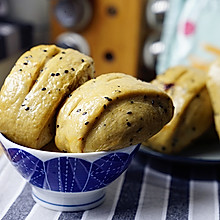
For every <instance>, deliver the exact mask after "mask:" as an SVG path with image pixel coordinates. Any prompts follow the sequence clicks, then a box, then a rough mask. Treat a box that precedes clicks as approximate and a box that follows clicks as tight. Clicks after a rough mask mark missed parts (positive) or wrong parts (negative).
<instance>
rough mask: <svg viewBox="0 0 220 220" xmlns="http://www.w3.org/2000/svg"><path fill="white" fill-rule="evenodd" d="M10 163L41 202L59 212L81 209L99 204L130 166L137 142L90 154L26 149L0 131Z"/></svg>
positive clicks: (136, 148) (35, 197) (0, 138)
mask: <svg viewBox="0 0 220 220" xmlns="http://www.w3.org/2000/svg"><path fill="white" fill-rule="evenodd" d="M0 142H1V145H2V147H3V149H4V151H5V153H6V154H7V157H8V158H9V160H10V162H11V163H12V165H13V166H14V167H15V168H16V169H17V170H18V171H19V173H20V174H21V175H22V176H23V177H24V178H25V179H26V180H27V181H28V182H29V183H30V184H31V185H32V196H33V198H34V200H35V201H36V202H37V203H39V204H40V205H42V206H44V207H47V208H50V209H53V210H59V211H80V210H87V209H91V208H94V207H96V206H98V205H100V204H101V203H102V202H103V201H104V198H105V188H106V187H107V186H108V185H109V184H110V183H111V182H113V181H114V180H115V179H116V178H118V177H119V176H120V175H121V174H122V173H123V172H124V171H125V170H126V169H127V168H128V166H129V164H130V163H131V160H132V158H133V157H134V155H135V153H136V152H137V151H138V149H139V147H140V145H139V144H138V145H135V146H130V147H127V148H123V149H120V150H115V151H106V152H104V151H102V152H92V153H62V152H49V151H42V150H36V149H31V148H27V147H24V146H21V145H18V144H16V143H13V142H12V141H10V140H8V139H7V138H6V137H5V136H4V135H2V134H1V133H0Z"/></svg>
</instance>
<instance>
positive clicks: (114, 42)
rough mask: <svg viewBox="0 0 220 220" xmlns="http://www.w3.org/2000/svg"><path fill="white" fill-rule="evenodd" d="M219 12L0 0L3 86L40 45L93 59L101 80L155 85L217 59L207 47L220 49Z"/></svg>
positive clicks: (111, 0) (170, 2)
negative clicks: (115, 76) (179, 68)
mask: <svg viewBox="0 0 220 220" xmlns="http://www.w3.org/2000/svg"><path fill="white" fill-rule="evenodd" d="M219 10H220V2H219V1H218V0H212V1H209V0H201V1H200V4H199V5H198V1H196V0H37V1H36V0H0V77H1V80H0V82H2V81H3V79H4V78H5V77H6V76H7V74H8V73H9V71H10V69H11V67H12V66H13V65H14V63H15V61H16V60H17V59H18V57H19V56H20V55H21V54H22V53H23V52H24V51H26V50H28V49H30V48H31V47H32V46H34V45H38V44H56V45H58V46H60V47H63V48H68V47H71V48H74V49H77V50H79V51H81V52H83V53H85V54H87V55H90V56H92V57H93V59H94V60H95V64H96V74H97V75H100V74H102V73H107V72H125V73H127V74H130V75H133V76H135V77H137V78H140V79H142V80H145V81H151V80H152V79H153V78H155V75H156V74H160V73H162V72H163V71H165V70H166V68H168V67H170V66H173V65H177V64H188V63H190V62H191V60H192V59H194V60H199V62H200V61H201V62H203V60H205V61H209V60H211V59H213V58H212V57H211V55H210V54H207V53H206V52H204V50H203V45H204V44H212V45H214V46H215V47H218V46H220V45H219V44H220V40H219V39H220V31H218V24H219V22H220V15H219V14H220V13H219ZM205 61H204V62H205Z"/></svg>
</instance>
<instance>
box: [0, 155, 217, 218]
mask: <svg viewBox="0 0 220 220" xmlns="http://www.w3.org/2000/svg"><path fill="white" fill-rule="evenodd" d="M140 157H142V160H140ZM151 160H152V158H148V157H147V156H145V155H143V154H142V153H141V152H139V153H138V155H137V156H136V158H135V159H134V160H133V162H132V163H131V165H130V167H129V169H128V170H127V172H126V173H124V174H123V175H122V176H121V177H120V178H119V179H117V180H116V181H115V182H113V183H112V184H111V185H110V186H109V187H108V188H107V193H106V199H105V202H104V203H103V204H102V205H101V206H99V207H97V208H95V209H92V210H88V211H80V212H72V213H71V212H57V211H52V210H49V209H46V208H43V207H41V206H39V205H38V204H36V203H35V202H34V200H33V199H32V196H31V187H30V185H29V184H27V183H26V181H25V180H24V179H23V178H22V177H21V176H20V174H18V173H17V171H16V170H15V169H14V168H13V167H12V165H11V164H10V163H9V161H8V159H7V158H6V157H5V156H4V155H3V156H0V219H2V220H9V219H12V220H17V219H18V220H22V219H27V220H39V219H42V220H57V219H59V220H61V219H76V220H77V219H80V220H99V219H100V220H103V219H105V220H110V219H123V220H124V219H126V220H127V219H129V220H130V219H136V220H139V219H140V220H144V219H149V220H170V219H172V220H173V219H178V220H179V219H180V220H182V219H189V220H203V219H204V220H209V219H210V220H217V219H219V217H220V214H219V213H220V206H219V204H220V183H219V182H218V181H217V180H215V179H213V180H206V181H205V180H192V179H188V178H186V179H185V178H178V177H177V176H171V175H170V174H166V173H161V172H159V171H157V170H155V169H153V168H152V166H151V163H150V161H151ZM143 161H144V162H143Z"/></svg>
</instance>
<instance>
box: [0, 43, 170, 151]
mask: <svg viewBox="0 0 220 220" xmlns="http://www.w3.org/2000/svg"><path fill="white" fill-rule="evenodd" d="M94 71H95V67H94V62H93V59H92V58H91V57H89V56H86V55H84V54H82V53H80V52H78V51H75V50H73V49H62V48H59V47H56V46H54V45H40V46H37V47H34V48H32V49H31V50H30V51H27V52H26V53H24V54H23V55H22V56H21V57H20V58H19V59H18V61H17V62H16V64H15V66H14V67H13V68H12V70H11V72H10V74H9V75H8V77H7V78H6V80H5V83H4V85H3V87H2V89H1V92H0V132H1V133H3V134H4V135H5V136H6V137H7V138H9V139H10V140H11V141H13V142H16V143H18V144H21V145H23V146H26V147H31V148H35V149H42V148H43V147H44V146H45V145H47V144H48V143H49V142H51V141H53V140H55V144H56V146H57V147H58V148H59V150H61V151H65V152H72V153H78V152H81V153H83V152H93V151H102V150H115V149H119V148H124V147H128V146H130V145H135V144H138V143H141V142H143V141H145V140H147V139H148V138H150V137H151V136H153V135H154V134H156V133H157V132H158V131H160V130H161V129H162V127H163V126H164V125H165V124H167V123H168V122H169V121H170V120H171V118H172V116H173V112H174V108H173V102H172V100H171V98H170V96H169V95H168V94H167V93H166V92H164V91H162V90H161V89H158V88H157V86H155V85H153V84H151V83H147V82H143V81H140V80H138V79H136V78H134V77H132V76H129V75H126V74H123V73H108V74H103V75H101V76H99V77H97V78H96V79H94Z"/></svg>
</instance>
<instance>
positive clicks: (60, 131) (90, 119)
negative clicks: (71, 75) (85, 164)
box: [55, 73, 173, 152]
mask: <svg viewBox="0 0 220 220" xmlns="http://www.w3.org/2000/svg"><path fill="white" fill-rule="evenodd" d="M172 115H173V104H172V100H171V99H170V97H169V96H168V95H167V94H166V93H165V92H162V91H161V90H159V89H158V88H157V87H155V86H153V85H151V84H150V83H146V82H142V81H140V80H137V79H136V78H134V77H132V76H129V75H126V74H123V73H109V74H103V75H101V76H99V77H97V78H96V79H92V80H89V81H87V82H86V83H84V84H83V85H82V86H80V87H79V88H78V89H76V90H75V91H73V92H72V93H71V97H69V98H68V99H67V100H66V101H65V103H64V105H63V106H62V107H61V109H60V111H59V114H58V116H57V128H56V136H55V143H56V145H57V147H58V148H59V149H60V150H62V151H67V152H93V151H102V150H115V149H119V148H124V147H128V146H130V145H134V144H138V143H140V142H142V141H144V140H146V139H148V138H149V137H151V136H152V135H154V134H155V133H157V132H158V131H159V130H160V129H161V128H162V127H163V126H164V125H165V124H166V123H168V122H169V121H170V119H171V118H172Z"/></svg>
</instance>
